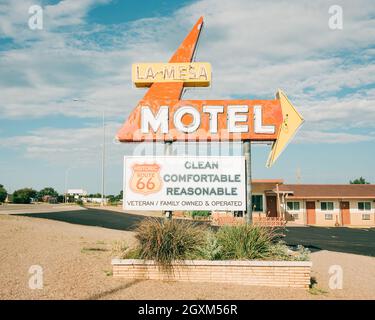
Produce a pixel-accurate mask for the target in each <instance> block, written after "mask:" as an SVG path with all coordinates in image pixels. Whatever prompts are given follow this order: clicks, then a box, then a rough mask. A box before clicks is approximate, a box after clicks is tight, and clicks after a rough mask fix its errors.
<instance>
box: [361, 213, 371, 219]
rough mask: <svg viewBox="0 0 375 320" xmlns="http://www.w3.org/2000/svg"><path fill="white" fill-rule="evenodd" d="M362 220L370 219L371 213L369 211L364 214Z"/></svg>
mask: <svg viewBox="0 0 375 320" xmlns="http://www.w3.org/2000/svg"><path fill="white" fill-rule="evenodd" d="M362 220H370V215H369V214H368V213H366V214H362Z"/></svg>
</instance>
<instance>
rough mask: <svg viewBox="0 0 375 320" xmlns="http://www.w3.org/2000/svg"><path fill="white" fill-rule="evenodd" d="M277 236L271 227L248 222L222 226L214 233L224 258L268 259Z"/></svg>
mask: <svg viewBox="0 0 375 320" xmlns="http://www.w3.org/2000/svg"><path fill="white" fill-rule="evenodd" d="M278 237H279V234H277V233H276V232H275V231H274V230H273V229H271V228H267V227H260V226H252V225H248V224H243V225H239V226H224V227H222V228H220V230H219V231H218V232H217V234H216V238H217V241H218V245H219V246H220V247H221V253H220V255H221V258H222V259H224V260H251V259H268V258H270V257H272V256H274V255H275V252H274V249H275V242H276V241H277V239H278Z"/></svg>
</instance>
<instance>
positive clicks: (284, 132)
mask: <svg viewBox="0 0 375 320" xmlns="http://www.w3.org/2000/svg"><path fill="white" fill-rule="evenodd" d="M276 98H277V99H279V100H280V105H281V112H282V114H283V123H282V124H281V126H280V128H279V132H278V136H277V139H276V141H275V142H274V143H273V145H272V150H271V152H270V155H269V157H268V160H267V167H271V166H272V165H273V164H274V163H275V161H276V159H277V158H278V157H279V156H280V154H281V152H283V150H284V149H285V147H286V146H287V145H288V143H289V142H290V141H291V139H292V138H293V136H294V135H295V134H296V132H297V131H298V129H299V128H300V127H301V125H302V123H303V122H304V121H305V120H303V118H302V116H301V115H300V114H299V113H298V111H297V110H296V109H295V108H294V107H293V105H292V104H291V103H290V101H289V99H288V97H287V96H286V94H285V93H284V92H282V91H281V90H278V92H277V93H276Z"/></svg>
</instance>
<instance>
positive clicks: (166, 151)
mask: <svg viewBox="0 0 375 320" xmlns="http://www.w3.org/2000/svg"><path fill="white" fill-rule="evenodd" d="M164 154H165V155H166V156H170V155H171V154H172V141H165V149H164ZM164 213H165V219H167V220H172V215H173V211H171V210H168V211H164Z"/></svg>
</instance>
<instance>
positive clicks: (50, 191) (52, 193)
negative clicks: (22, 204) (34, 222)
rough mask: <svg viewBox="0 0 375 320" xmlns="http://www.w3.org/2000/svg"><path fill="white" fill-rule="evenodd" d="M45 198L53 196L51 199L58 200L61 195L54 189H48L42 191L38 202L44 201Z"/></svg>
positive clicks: (38, 196) (38, 195) (39, 193)
mask: <svg viewBox="0 0 375 320" xmlns="http://www.w3.org/2000/svg"><path fill="white" fill-rule="evenodd" d="M44 196H51V197H55V198H57V197H58V196H59V194H58V193H57V191H56V190H55V189H54V188H51V187H47V188H44V189H42V190H40V191H39V192H38V194H37V198H38V200H43V197H44Z"/></svg>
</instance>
